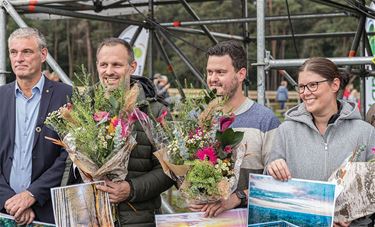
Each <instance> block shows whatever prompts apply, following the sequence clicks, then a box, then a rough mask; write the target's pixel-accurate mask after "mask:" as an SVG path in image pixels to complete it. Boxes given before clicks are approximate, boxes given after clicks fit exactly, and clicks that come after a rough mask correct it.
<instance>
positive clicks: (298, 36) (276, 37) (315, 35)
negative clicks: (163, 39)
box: [167, 28, 375, 42]
mask: <svg viewBox="0 0 375 227" xmlns="http://www.w3.org/2000/svg"><path fill="white" fill-rule="evenodd" d="M167 29H168V30H172V31H176V32H185V33H190V34H198V35H205V33H204V31H202V30H199V29H193V28H167ZM211 34H212V35H213V36H215V37H219V38H224V39H235V40H239V41H245V38H244V37H243V36H238V35H230V34H224V33H219V32H211ZM355 34H356V32H328V33H310V34H294V38H296V39H316V38H323V39H324V38H335V37H338V38H343V37H352V36H355ZM367 35H375V32H368V33H367ZM265 38H266V40H285V39H292V38H293V36H292V35H268V36H265ZM246 39H247V40H248V41H249V42H255V41H256V39H257V38H256V37H254V36H248V37H247V38H246Z"/></svg>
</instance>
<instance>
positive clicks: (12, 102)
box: [5, 82, 16, 157]
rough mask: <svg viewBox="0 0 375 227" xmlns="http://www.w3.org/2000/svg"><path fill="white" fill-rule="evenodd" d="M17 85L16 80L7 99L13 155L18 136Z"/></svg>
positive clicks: (9, 90)
mask: <svg viewBox="0 0 375 227" xmlns="http://www.w3.org/2000/svg"><path fill="white" fill-rule="evenodd" d="M15 86H16V82H13V83H12V85H11V86H9V87H8V92H7V93H6V95H7V97H5V98H6V100H9V101H8V105H6V106H7V107H8V108H9V111H8V124H9V127H8V129H9V133H10V137H9V138H10V144H11V150H12V151H11V157H13V151H14V140H15V137H16V95H15V89H16V88H15Z"/></svg>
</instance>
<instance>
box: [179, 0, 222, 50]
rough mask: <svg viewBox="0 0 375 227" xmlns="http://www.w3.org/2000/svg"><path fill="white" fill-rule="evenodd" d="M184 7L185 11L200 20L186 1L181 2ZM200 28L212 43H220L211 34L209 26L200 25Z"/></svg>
mask: <svg viewBox="0 0 375 227" xmlns="http://www.w3.org/2000/svg"><path fill="white" fill-rule="evenodd" d="M180 1H181V3H182V5H183V6H184V7H185V9H186V10H187V11H188V13H189V14H190V15H191V16H192V17H193V18H194V19H195V20H197V21H199V20H200V18H199V16H198V14H196V13H195V12H194V10H193V8H191V7H190V5H189V4H188V3H187V2H186V1H185V0H180ZM200 27H201V28H202V30H203V31H204V33H206V35H207V36H208V38H210V39H211V41H212V42H213V43H214V44H217V43H218V41H217V40H216V39H215V37H214V36H213V35H212V34H211V32H210V30H208V28H207V26H206V25H200Z"/></svg>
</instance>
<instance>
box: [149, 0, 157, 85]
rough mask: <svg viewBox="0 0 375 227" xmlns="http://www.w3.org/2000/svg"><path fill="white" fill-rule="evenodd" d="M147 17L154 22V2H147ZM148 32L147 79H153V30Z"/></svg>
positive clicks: (150, 0)
mask: <svg viewBox="0 0 375 227" xmlns="http://www.w3.org/2000/svg"><path fill="white" fill-rule="evenodd" d="M148 16H149V18H150V19H151V20H152V21H153V20H154V0H149V2H148ZM148 31H149V33H150V34H149V38H148V42H149V43H148V59H147V61H148V78H150V79H154V55H153V52H154V50H153V49H154V46H153V40H154V32H155V31H154V30H153V29H152V28H149V29H148Z"/></svg>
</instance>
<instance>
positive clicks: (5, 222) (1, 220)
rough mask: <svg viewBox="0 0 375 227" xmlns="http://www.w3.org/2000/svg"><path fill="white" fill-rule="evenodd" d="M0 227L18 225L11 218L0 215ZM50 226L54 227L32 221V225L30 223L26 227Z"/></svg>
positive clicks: (49, 226)
mask: <svg viewBox="0 0 375 227" xmlns="http://www.w3.org/2000/svg"><path fill="white" fill-rule="evenodd" d="M0 226H1V227H18V226H19V225H17V223H16V221H15V220H14V218H13V217H12V216H10V215H7V214H3V213H0ZM51 226H56V225H53V224H49V223H44V222H38V221H34V222H33V223H31V224H30V225H27V226H26V227H51Z"/></svg>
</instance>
